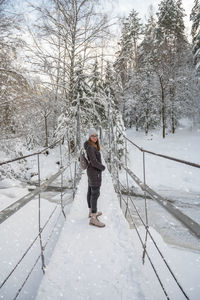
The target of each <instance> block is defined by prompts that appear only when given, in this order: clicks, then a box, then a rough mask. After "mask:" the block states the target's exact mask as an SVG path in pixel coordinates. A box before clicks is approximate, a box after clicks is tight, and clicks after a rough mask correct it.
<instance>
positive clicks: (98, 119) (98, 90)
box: [89, 58, 107, 129]
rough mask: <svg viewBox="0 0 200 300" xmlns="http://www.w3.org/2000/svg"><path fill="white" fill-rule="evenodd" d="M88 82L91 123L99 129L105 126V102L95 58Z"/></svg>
mask: <svg viewBox="0 0 200 300" xmlns="http://www.w3.org/2000/svg"><path fill="white" fill-rule="evenodd" d="M89 84H90V89H91V96H90V97H91V104H92V106H93V112H92V119H91V125H92V126H94V127H98V128H100V129H101V128H102V127H105V126H106V121H107V116H106V110H107V103H106V97H105V93H104V90H103V82H102V79H101V74H100V71H99V65H98V59H97V58H96V59H95V62H94V65H93V68H92V72H91V74H90V76H89Z"/></svg>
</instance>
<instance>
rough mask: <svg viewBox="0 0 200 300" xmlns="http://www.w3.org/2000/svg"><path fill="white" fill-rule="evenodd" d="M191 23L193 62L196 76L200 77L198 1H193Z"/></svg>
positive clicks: (199, 7) (199, 16)
mask: <svg viewBox="0 0 200 300" xmlns="http://www.w3.org/2000/svg"><path fill="white" fill-rule="evenodd" d="M190 20H191V21H192V31H191V34H192V38H193V40H192V42H193V49H192V53H193V61H194V65H195V68H196V72H197V74H198V76H200V1H199V0H195V1H194V7H193V8H192V12H191V15H190Z"/></svg>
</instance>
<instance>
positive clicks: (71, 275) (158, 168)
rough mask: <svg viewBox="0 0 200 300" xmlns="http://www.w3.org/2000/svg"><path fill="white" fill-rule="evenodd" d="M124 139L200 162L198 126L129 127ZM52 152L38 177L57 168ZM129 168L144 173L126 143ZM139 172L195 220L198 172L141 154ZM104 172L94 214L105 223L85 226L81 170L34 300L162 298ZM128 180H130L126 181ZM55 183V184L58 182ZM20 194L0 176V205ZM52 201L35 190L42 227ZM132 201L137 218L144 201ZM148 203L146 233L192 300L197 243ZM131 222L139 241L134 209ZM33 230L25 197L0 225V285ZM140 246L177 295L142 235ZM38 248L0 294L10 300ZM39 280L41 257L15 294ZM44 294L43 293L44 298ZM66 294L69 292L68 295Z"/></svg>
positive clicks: (33, 213)
mask: <svg viewBox="0 0 200 300" xmlns="http://www.w3.org/2000/svg"><path fill="white" fill-rule="evenodd" d="M127 136H128V137H129V138H131V139H132V140H133V141H134V142H135V143H137V144H138V145H139V146H142V147H143V148H146V149H148V150H153V151H154V152H157V153H162V154H166V155H171V156H174V157H177V158H182V159H184V160H189V161H192V162H196V163H200V156H199V147H200V138H199V137H200V131H198V130H193V131H191V130H190V129H187V128H183V129H179V130H177V133H176V134H175V135H167V136H166V139H164V140H163V139H162V137H161V133H160V132H153V133H151V134H150V135H148V136H145V135H144V133H141V132H136V131H135V130H128V131H127ZM58 156H59V149H56V150H53V151H52V153H50V155H49V156H45V155H44V156H41V167H42V170H43V171H42V172H41V175H42V179H46V178H48V177H49V176H50V175H51V174H54V173H56V172H57V170H58V168H59V166H58V165H57V164H56V161H57V157H58ZM65 159H66V157H65ZM29 163H30V169H29V173H28V174H27V176H28V178H29V179H30V178H32V181H34V182H35V181H36V180H37V176H32V175H33V174H34V172H35V173H37V162H36V161H31V160H30V161H29ZM129 168H130V169H132V170H133V171H134V172H135V173H136V174H137V175H138V177H140V178H141V179H142V178H143V174H142V155H141V153H140V152H139V151H138V150H136V149H134V147H133V146H131V145H129ZM146 171H147V175H146V179H147V184H148V185H149V186H150V187H152V188H153V189H155V190H156V191H157V192H158V193H160V194H161V195H162V196H164V197H166V198H168V199H171V200H174V201H175V202H174V204H175V205H176V206H178V207H179V209H182V210H183V211H184V213H187V214H188V215H189V216H190V217H192V218H194V219H195V220H196V221H197V222H199V223H200V220H199V216H200V184H199V178H200V176H199V173H200V170H199V169H196V168H192V167H189V166H186V165H181V164H179V163H176V162H171V161H169V160H165V159H163V158H158V157H153V156H150V155H146ZM72 172H73V170H72ZM31 174H32V175H31ZM103 175H104V176H103V184H102V187H101V196H100V199H99V209H101V210H102V211H103V213H104V214H103V217H101V219H102V221H104V222H105V223H106V225H107V226H106V227H105V228H101V229H99V228H95V227H92V226H89V225H88V215H87V213H88V212H87V204H86V190H87V188H86V185H87V182H86V181H87V180H86V176H85V175H84V176H83V178H82V180H81V182H80V186H79V188H78V193H77V195H76V198H75V202H74V203H73V206H72V208H71V205H68V206H67V207H66V210H67V213H69V215H68V216H67V221H66V223H65V224H64V227H63V229H62V233H61V236H60V238H59V241H58V243H57V245H56V249H55V252H54V253H53V257H52V259H51V261H50V264H49V265H48V266H47V273H46V275H45V276H44V278H43V281H42V285H41V286H40V289H39V294H38V299H42V300H43V299H44V300H45V299H70V300H76V299H83V300H86V299H91V300H93V299H94V294H95V299H96V298H97V299H101V300H106V299H108V298H109V299H121V300H127V299H138V300H139V299H148V300H162V299H165V296H164V294H163V292H162V290H161V288H160V286H159V283H158V281H157V279H156V277H155V275H154V273H153V272H152V269H151V267H150V265H149V263H148V260H147V258H146V262H145V265H142V259H141V258H142V248H141V245H140V241H139V239H138V237H137V235H136V231H135V229H134V228H133V229H129V227H128V223H127V222H126V221H125V219H124V217H123V215H122V212H121V210H120V207H119V204H118V200H117V197H116V195H115V194H114V190H113V187H112V182H111V178H110V175H109V173H107V171H105V172H104V174H103ZM69 178H70V172H68V173H67V174H66V178H65V179H66V180H68V179H69ZM120 178H121V180H122V181H124V182H125V176H124V173H121V175H120ZM130 183H131V184H134V183H133V182H131V181H130ZM57 184H60V181H58V182H57ZM27 192H28V190H27V187H25V186H24V183H21V182H20V181H18V180H13V179H12V180H11V179H5V180H3V181H1V182H0V194H1V198H0V210H2V209H4V208H5V207H7V206H8V205H9V204H11V203H12V202H14V201H16V200H17V199H19V198H20V197H22V196H23V195H24V194H26V193H27ZM66 196H67V195H66ZM47 199H48V200H49V201H47ZM67 199H68V197H67ZM58 201H59V195H58V193H52V192H45V193H43V194H42V224H44V222H45V220H46V219H47V217H48V216H49V215H50V213H51V212H52V210H53V209H54V207H55V206H56V202H58ZM134 201H135V203H136V205H137V206H138V207H139V210H140V213H141V215H142V216H144V201H143V199H142V198H134ZM147 205H148V217H149V224H150V230H151V232H152V234H153V236H154V238H155V240H156V242H157V244H158V246H159V247H160V249H161V250H162V252H163V254H164V256H165V258H166V259H167V261H168V263H169V265H170V266H171V267H172V269H173V271H174V272H175V273H176V276H177V278H178V280H179V281H180V283H181V285H182V286H183V288H184V290H185V291H186V293H187V294H188V296H189V298H190V299H191V300H198V299H199V295H200V282H199V278H200V244H199V240H197V239H196V238H195V237H193V236H192V235H191V233H190V232H189V231H188V230H187V229H186V228H184V227H183V226H182V224H181V223H179V222H178V221H177V220H175V219H174V217H172V216H171V215H170V214H169V213H168V212H167V211H165V209H164V208H162V207H160V206H159V205H158V204H157V203H156V202H154V201H153V200H148V201H147ZM70 208H71V209H70ZM133 214H134V211H133ZM56 217H57V213H56V214H55V218H53V220H52V223H50V224H49V227H48V229H47V231H46V232H44V235H43V238H44V241H45V239H46V238H47V236H48V234H49V232H50V231H51V228H52V226H53V224H54V222H55V219H56ZM134 219H135V223H136V224H137V226H138V228H139V230H140V232H141V234H142V237H143V240H144V237H145V233H144V231H143V228H142V227H140V222H139V220H138V218H137V216H136V214H135V218H134ZM62 222H63V219H62V220H61V223H60V224H59V228H61V226H62ZM59 228H57V229H56V232H55V239H54V241H52V244H50V250H48V251H49V255H47V262H48V260H49V259H50V255H51V253H52V249H53V247H54V245H55V241H56V238H57V237H58V236H59ZM37 233H38V200H37V199H35V200H32V201H31V202H30V203H28V204H27V205H26V206H25V207H23V208H22V209H21V210H20V211H19V212H17V213H16V214H14V215H13V216H12V217H10V218H9V219H8V220H7V221H5V222H4V223H3V224H1V230H0V257H1V260H0V282H1V281H2V280H3V279H4V278H5V277H6V275H7V274H8V272H9V271H10V270H11V269H12V267H13V266H14V265H15V263H16V262H17V260H18V259H19V258H20V257H21V255H22V254H23V252H24V251H25V249H26V247H27V246H28V245H29V244H30V242H31V241H32V240H33V238H34V237H35V235H37ZM147 250H148V251H149V253H150V254H151V256H152V259H153V262H154V263H155V267H156V269H157V270H158V272H159V275H160V276H161V279H162V281H163V283H164V285H165V287H166V290H167V292H168V293H169V296H170V298H171V299H176V300H179V299H180V300H182V299H184V297H183V295H182V294H181V293H180V291H179V289H178V288H177V286H176V285H175V284H174V282H173V281H172V279H171V275H170V274H169V273H168V271H166V268H165V267H164V266H163V263H162V262H161V260H160V259H159V258H158V254H156V252H155V250H154V247H153V246H152V242H151V241H150V240H149V239H148V243H147ZM48 251H47V252H48ZM38 253H39V243H38V244H37V245H36V246H35V247H34V248H33V249H32V250H31V251H30V253H29V255H28V257H27V258H26V259H25V261H24V262H23V264H22V265H21V266H19V268H18V269H17V270H16V271H15V272H14V273H13V275H12V276H11V277H10V279H9V280H8V282H7V283H6V284H5V286H4V287H3V288H2V290H0V298H1V299H6V300H10V299H13V297H14V295H15V294H16V291H17V290H18V288H19V287H20V284H21V283H22V282H23V279H24V278H25V276H26V275H27V274H28V272H29V270H30V268H31V267H32V265H33V263H34V260H35V258H36V257H37V255H38ZM52 270H53V271H52ZM62 272H63V273H62ZM41 279H42V272H41V262H39V263H38V265H37V266H36V269H35V270H34V272H33V274H32V275H31V277H30V278H29V280H28V281H27V283H26V285H25V287H24V289H23V290H22V292H21V294H20V296H19V297H18V299H21V300H22V299H23V300H27V299H35V297H36V293H37V289H38V286H39V284H40V281H41ZM47 295H48V297H50V298H47ZM66 295H67V297H66ZM68 295H70V297H69V298H68Z"/></svg>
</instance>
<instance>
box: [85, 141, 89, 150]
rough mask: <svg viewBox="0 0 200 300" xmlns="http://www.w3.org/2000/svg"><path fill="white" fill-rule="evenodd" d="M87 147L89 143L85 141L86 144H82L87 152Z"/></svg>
mask: <svg viewBox="0 0 200 300" xmlns="http://www.w3.org/2000/svg"><path fill="white" fill-rule="evenodd" d="M88 146H89V141H86V142H85V143H84V149H85V150H87V148H88Z"/></svg>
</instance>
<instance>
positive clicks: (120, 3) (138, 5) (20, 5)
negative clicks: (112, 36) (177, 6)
mask: <svg viewBox="0 0 200 300" xmlns="http://www.w3.org/2000/svg"><path fill="white" fill-rule="evenodd" d="M46 1H47V0H46ZM101 1H102V2H103V3H104V10H105V11H109V15H110V16H111V17H114V16H116V15H118V16H120V17H123V16H128V14H129V13H130V11H131V10H132V9H135V10H136V11H137V12H138V13H139V17H140V18H141V19H142V20H143V22H145V16H148V9H149V6H150V5H151V4H152V5H153V7H154V11H155V12H156V11H157V10H158V3H160V2H161V0H101ZM101 1H100V2H101ZM27 2H30V3H35V4H37V5H40V3H41V2H42V0H15V7H16V8H17V9H19V10H20V11H26V9H27ZM182 3H183V8H184V9H185V13H186V17H185V19H184V20H185V26H186V33H187V35H190V31H191V22H190V13H191V10H192V7H193V6H194V0H182ZM29 11H30V10H29ZM26 16H27V18H28V19H31V18H32V17H33V18H34V15H33V16H31V14H30V12H29V13H26Z"/></svg>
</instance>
